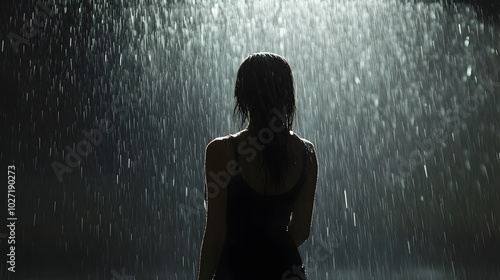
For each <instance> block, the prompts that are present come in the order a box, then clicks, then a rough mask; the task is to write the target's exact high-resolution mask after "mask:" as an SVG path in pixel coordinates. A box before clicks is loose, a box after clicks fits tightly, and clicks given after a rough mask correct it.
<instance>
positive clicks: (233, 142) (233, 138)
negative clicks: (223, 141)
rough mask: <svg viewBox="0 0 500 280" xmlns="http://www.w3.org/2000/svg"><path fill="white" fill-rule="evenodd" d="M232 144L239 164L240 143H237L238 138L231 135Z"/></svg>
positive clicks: (234, 155) (235, 158)
mask: <svg viewBox="0 0 500 280" xmlns="http://www.w3.org/2000/svg"><path fill="white" fill-rule="evenodd" d="M230 138H231V144H232V145H233V157H234V160H235V161H236V163H237V164H240V161H239V157H238V145H236V138H235V137H234V136H233V135H231V136H230Z"/></svg>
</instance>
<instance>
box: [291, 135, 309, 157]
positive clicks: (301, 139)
mask: <svg viewBox="0 0 500 280" xmlns="http://www.w3.org/2000/svg"><path fill="white" fill-rule="evenodd" d="M290 135H292V136H295V137H296V139H297V140H300V143H301V144H303V145H304V146H305V147H306V149H307V152H308V153H309V154H310V153H314V144H313V143H312V142H311V141H309V140H307V139H306V138H302V137H300V136H299V135H298V134H297V133H295V132H293V131H290Z"/></svg>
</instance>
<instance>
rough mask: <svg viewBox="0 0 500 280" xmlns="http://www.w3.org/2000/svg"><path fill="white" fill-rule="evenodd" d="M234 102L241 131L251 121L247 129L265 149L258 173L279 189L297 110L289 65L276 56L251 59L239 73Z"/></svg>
mask: <svg viewBox="0 0 500 280" xmlns="http://www.w3.org/2000/svg"><path fill="white" fill-rule="evenodd" d="M234 98H235V106H234V110H233V114H234V116H235V118H236V119H239V121H240V125H241V127H243V126H244V124H245V122H246V121H247V120H250V118H251V125H252V127H250V126H249V127H248V129H249V131H250V132H251V133H252V134H253V133H255V136H260V137H257V141H258V142H259V144H261V145H264V147H265V148H264V149H263V150H262V155H263V161H262V163H261V165H260V166H259V169H260V168H262V167H264V168H265V170H266V171H267V175H268V176H269V178H270V179H271V180H272V182H273V183H275V186H276V187H277V186H278V184H279V183H280V182H282V180H283V176H284V174H285V173H286V171H287V168H288V153H287V146H288V138H289V137H288V136H289V135H290V131H291V130H292V125H293V118H294V115H295V109H296V108H295V90H294V85H293V74H292V70H291V68H290V65H289V64H288V62H287V61H286V60H285V59H284V58H283V57H281V56H279V55H277V54H273V53H266V52H262V53H255V54H252V55H250V56H248V57H247V58H246V59H245V60H244V61H243V62H242V63H241V65H240V68H239V70H238V74H237V77H236V85H235V89H234ZM276 128H279V129H276ZM278 131H279V132H278ZM269 132H272V133H269ZM271 134H272V141H270V142H269V140H270V139H271V136H270V135H271ZM268 176H266V178H267V177H268Z"/></svg>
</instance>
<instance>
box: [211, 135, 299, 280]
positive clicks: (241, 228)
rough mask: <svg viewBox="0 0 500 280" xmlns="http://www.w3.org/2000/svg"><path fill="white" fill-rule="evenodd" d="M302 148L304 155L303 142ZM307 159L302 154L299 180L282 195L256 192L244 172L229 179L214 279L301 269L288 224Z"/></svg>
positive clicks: (265, 275)
mask: <svg viewBox="0 0 500 280" xmlns="http://www.w3.org/2000/svg"><path fill="white" fill-rule="evenodd" d="M231 140H232V141H231V142H230V143H232V144H233V146H234V156H235V160H236V161H238V151H237V145H236V141H235V139H234V138H233V137H231ZM302 143H303V142H302ZM303 148H304V155H306V153H307V149H306V147H305V146H304V143H303ZM306 159H307V157H304V163H303V167H302V174H301V175H300V178H299V179H298V181H297V182H296V183H295V185H294V186H293V187H292V188H291V189H290V190H289V191H287V192H285V193H282V194H272V195H266V194H262V193H259V192H257V191H256V190H254V189H253V188H252V187H251V186H250V185H248V183H247V182H246V181H245V180H244V179H243V177H242V173H243V172H240V173H239V174H237V175H235V176H233V177H232V178H231V179H230V181H229V184H228V185H227V210H226V214H227V219H226V228H227V232H226V240H225V243H224V249H223V252H222V256H221V258H220V261H219V265H218V267H217V271H216V277H215V279H216V280H221V279H276V280H280V279H282V277H283V274H284V273H287V270H290V269H292V266H294V265H295V266H298V267H300V268H302V270H303V266H302V259H301V257H300V255H299V252H298V250H297V246H296V245H295V243H294V242H293V240H292V238H291V236H290V234H289V232H288V231H287V226H288V223H289V221H290V215H291V213H292V211H293V205H294V204H295V201H296V200H297V197H298V194H299V192H300V190H301V188H302V186H303V184H304V181H305V166H306V164H305V160H306ZM285 279H286V278H285Z"/></svg>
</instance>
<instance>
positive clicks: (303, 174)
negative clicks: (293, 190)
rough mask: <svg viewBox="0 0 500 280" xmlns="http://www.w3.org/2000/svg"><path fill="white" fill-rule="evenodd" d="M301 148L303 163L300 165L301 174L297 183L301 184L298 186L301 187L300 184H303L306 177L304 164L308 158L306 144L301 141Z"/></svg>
mask: <svg viewBox="0 0 500 280" xmlns="http://www.w3.org/2000/svg"><path fill="white" fill-rule="evenodd" d="M301 142H302V148H303V149H304V162H303V163H302V171H301V172H302V174H300V179H299V182H301V183H300V184H298V185H302V183H303V182H304V179H305V176H306V164H307V158H308V156H309V153H308V152H307V147H306V143H304V141H302V140H301Z"/></svg>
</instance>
